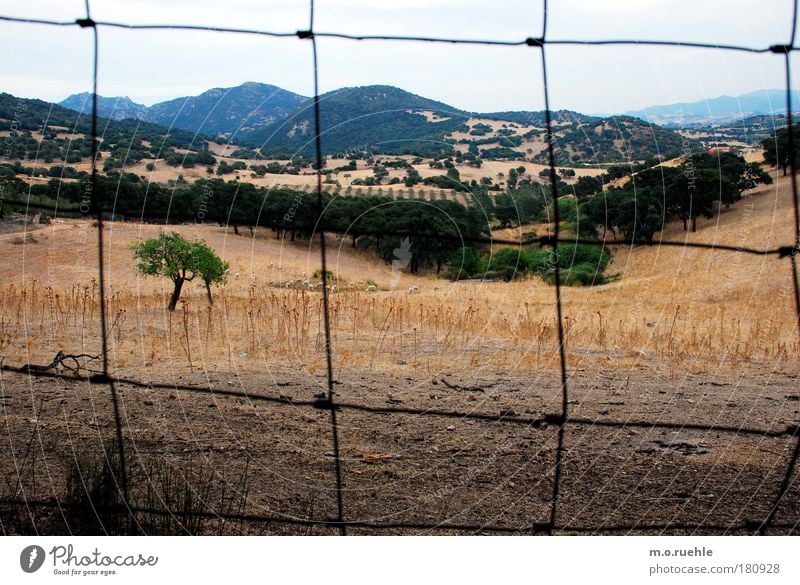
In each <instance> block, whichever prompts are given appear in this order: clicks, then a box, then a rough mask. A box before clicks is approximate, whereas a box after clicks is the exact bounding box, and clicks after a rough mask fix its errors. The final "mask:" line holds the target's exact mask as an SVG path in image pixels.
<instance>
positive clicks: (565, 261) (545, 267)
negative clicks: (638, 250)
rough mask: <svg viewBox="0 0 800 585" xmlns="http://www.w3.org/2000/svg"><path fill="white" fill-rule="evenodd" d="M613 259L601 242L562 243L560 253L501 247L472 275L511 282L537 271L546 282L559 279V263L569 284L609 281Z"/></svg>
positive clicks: (536, 248) (561, 271)
mask: <svg viewBox="0 0 800 585" xmlns="http://www.w3.org/2000/svg"><path fill="white" fill-rule="evenodd" d="M610 261H611V252H609V251H608V250H607V249H605V248H603V247H602V246H601V245H599V244H598V245H592V244H562V245H560V246H559V247H558V253H557V254H556V253H554V252H553V250H552V249H549V248H541V247H538V246H537V247H529V248H500V249H499V250H497V251H496V252H495V253H494V254H493V255H492V256H490V257H489V258H487V259H485V260H483V261H482V262H480V263H479V269H478V271H476V272H473V273H471V274H470V276H478V275H479V274H480V273H483V274H489V273H491V274H496V275H497V276H499V277H501V278H502V279H503V280H506V281H509V280H513V279H515V278H520V277H523V276H526V275H530V274H536V275H538V276H539V277H540V278H542V279H544V280H545V281H546V282H549V283H553V282H555V269H556V264H558V268H559V271H560V274H559V276H560V279H561V283H562V284H565V285H567V286H577V285H584V286H590V285H598V284H605V283H606V282H608V278H607V277H606V276H605V275H603V271H604V270H605V268H606V266H607V265H608V263H609V262H610Z"/></svg>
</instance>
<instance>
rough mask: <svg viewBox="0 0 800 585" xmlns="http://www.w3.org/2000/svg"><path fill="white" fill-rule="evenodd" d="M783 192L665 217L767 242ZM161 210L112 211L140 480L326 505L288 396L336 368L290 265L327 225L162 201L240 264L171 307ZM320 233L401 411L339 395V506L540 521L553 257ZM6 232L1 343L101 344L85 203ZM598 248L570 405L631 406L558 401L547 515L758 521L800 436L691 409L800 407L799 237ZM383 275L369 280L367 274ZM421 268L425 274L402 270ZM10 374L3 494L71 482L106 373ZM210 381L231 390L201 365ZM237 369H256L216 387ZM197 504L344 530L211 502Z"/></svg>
mask: <svg viewBox="0 0 800 585" xmlns="http://www.w3.org/2000/svg"><path fill="white" fill-rule="evenodd" d="M791 217H792V208H791V190H790V186H789V183H788V180H787V179H784V178H782V177H781V178H779V180H778V181H777V183H776V184H774V185H772V186H768V187H764V188H760V189H758V190H757V191H755V192H753V193H749V194H748V195H747V197H746V198H745V199H744V200H742V201H741V202H739V203H738V204H737V205H736V206H735V207H733V208H731V209H727V210H723V211H722V213H720V215H719V216H718V217H716V218H715V219H714V220H711V221H705V220H703V221H699V222H698V231H697V233H685V232H683V231H682V228H681V226H680V225H670V226H668V227H667V229H666V230H665V232H664V234H663V237H664V239H670V240H676V239H677V240H684V239H685V240H686V241H687V242H715V243H718V244H727V245H734V246H748V247H757V248H761V247H763V248H774V247H777V246H779V245H785V244H789V243H791V242H792V240H793V230H792V227H791ZM160 229H163V228H162V227H160V226H156V225H139V224H108V225H107V226H106V231H105V243H106V246H107V249H106V260H107V265H106V274H107V287H108V322H109V325H110V333H109V348H110V349H109V356H108V357H109V364H110V369H111V371H112V373H113V374H115V375H117V376H120V377H125V378H135V379H136V380H140V381H142V382H143V383H144V384H143V386H132V385H130V384H124V383H123V384H120V385H119V386H118V390H119V393H120V396H121V403H122V407H121V408H122V415H121V416H122V421H123V434H124V437H125V440H126V444H127V445H128V449H129V454H130V458H131V467H132V469H136V470H137V471H136V472H135V473H134V471H131V475H132V476H135V477H136V478H137V481H136V483H134V487H133V488H132V499H136V501H146V502H152V501H153V498H154V496H153V493H154V492H153V490H155V491H156V492H158V489H159V488H148V486H152V485H155V484H156V483H158V482H156V480H155V479H154V478H157V477H158V478H161V479H162V481H161V483H160V484H158V485H161V486H162V487H163V484H164V481H163V476H164V474H165V473H167V472H165V471H164V470H165V469H167V470H170V471H169V473H171V474H174V475H170V478H171V479H170V482H167V483H170V485H172V486H173V488H174V486H176V485H179V484H180V485H185V486H189V487H190V488H191V489H190V491H191V492H192V493H194V494H195V497H196V500H195V501H196V502H199V503H197V505H198V506H203V505H204V506H206V508H210V509H214V510H217V511H220V510H222V509H225V510H228V509H230V508H231V506H233V507H235V508H236V509H237V510H240V511H241V510H243V511H245V512H247V513H250V514H262V515H265V514H280V515H286V516H288V517H291V518H317V519H325V518H326V517H327V516H329V515H330V514H332V513H333V512H334V511H335V503H334V495H335V494H334V491H333V487H334V485H335V484H334V477H333V462H332V457H331V455H332V453H331V450H332V447H331V435H330V424H329V414H328V413H327V412H325V411H320V410H315V409H313V408H305V407H301V406H298V405H297V404H296V403H298V402H301V401H310V400H313V399H314V396H315V395H316V394H317V393H319V392H324V391H325V390H326V382H325V359H324V353H323V347H324V342H323V336H322V330H323V329H322V315H321V303H322V296H321V293H320V292H318V291H314V292H307V291H305V290H295V289H287V288H286V287H285V283H286V282H287V281H289V280H291V279H295V278H301V279H304V278H305V279H309V280H311V281H312V282H316V281H318V278H315V277H314V272H315V271H316V270H318V269H319V247H318V242H316V241H313V242H308V241H305V242H303V241H299V242H289V241H288V240H278V239H276V238H275V235H274V234H273V233H272V232H269V231H262V230H257V231H256V232H255V233H254V234H252V235H251V234H250V233H249V232H248V231H247V230H243V231H242V234H241V235H234V234H233V231H232V230H230V229H228V228H226V227H221V226H213V225H185V226H175V227H169V228H168V229H170V230H174V231H177V232H179V233H181V234H183V235H185V236H187V237H191V238H196V237H201V238H203V239H205V240H206V241H207V242H208V243H209V244H210V245H211V246H212V247H213V248H214V249H215V250H216V251H217V252H218V253H219V254H220V256H222V257H223V258H224V259H225V260H227V261H228V262H229V263H230V265H231V269H230V276H229V278H228V281H227V282H226V283H225V284H224V285H223V286H221V287H216V288H215V289H214V293H215V302H214V304H213V306H209V305H208V304H207V302H206V298H205V291H204V289H203V288H202V287H201V286H195V283H191V284H192V286H190V287H186V288H185V289H184V296H183V301H182V302H181V303H180V304H179V306H178V308H177V310H176V311H175V312H173V313H170V312H168V311H166V303H167V300H168V296H169V293H170V292H171V287H170V283H169V281H167V280H165V279H160V280H159V279H155V278H149V277H148V278H145V277H141V276H137V275H136V274H135V272H134V270H133V267H134V262H133V256H132V252H131V249H130V245H131V243H132V242H134V241H136V240H138V239H140V238H148V237H152V236H154V235H156V234H157V233H158V232H159V230H160ZM523 229H524V228H523ZM328 244H329V246H330V248H329V254H328V257H329V267H330V269H331V270H332V271H333V272H334V274H335V275H336V277H337V281H336V290H335V291H334V292H332V294H331V295H330V308H331V328H332V348H333V368H334V375H335V379H336V381H337V384H336V392H337V400H338V401H342V402H346V403H352V404H359V405H362V406H369V407H371V408H373V409H375V410H377V411H381V409H384V408H395V407H396V408H407V409H409V410H410V411H412V412H409V413H406V414H396V413H395V414H387V413H381V412H377V413H376V412H363V411H359V410H355V411H352V410H347V409H344V410H343V411H342V412H341V416H340V419H339V420H340V424H341V428H340V442H341V445H342V453H341V456H342V466H343V482H344V499H345V516H346V518H347V519H349V520H362V521H366V522H388V523H392V522H420V523H433V524H436V523H439V522H444V523H451V524H452V523H466V524H478V525H481V526H488V525H500V526H505V527H520V526H530V525H531V524H532V523H534V522H544V521H546V520H547V517H548V513H549V500H550V497H551V495H552V494H551V490H552V477H553V462H554V457H555V436H556V427H553V426H548V425H547V424H544V425H538V424H537V425H534V424H524V420H525V419H527V418H530V419H537V418H539V417H542V416H544V415H546V414H552V413H557V412H559V411H560V388H559V384H560V383H559V380H558V363H559V362H558V351H557V350H558V347H557V338H556V327H555V325H556V322H555V310H554V300H555V293H554V289H553V287H552V286H550V285H547V284H545V283H543V282H542V281H540V280H538V279H530V280H521V281H515V282H512V283H502V282H497V283H480V282H477V283H475V282H459V283H453V282H450V281H448V280H445V279H439V278H436V277H435V276H434V275H428V276H411V275H408V274H405V273H402V274H398V273H393V272H392V270H391V267H390V266H389V265H388V264H386V265H384V264H382V263H380V262H376V261H375V260H374V258H372V257H371V256H369V255H368V254H366V253H364V252H360V251H357V250H354V249H353V248H352V247H351V246H350V242H349V240H345V241H341V242H340V241H338V240H336V239H330V238H329V241H328ZM0 247H2V248H3V249H4V250H5V253H4V254H2V255H0V274H2V276H3V277H2V280H0V315H2V316H0V355H2V356H3V358H2V359H3V364H4V365H6V366H16V367H19V366H22V365H23V364H26V363H31V364H41V365H44V364H48V363H50V361H51V360H52V359H53V356H54V355H55V354H56V352H58V351H60V350H61V351H64V352H66V353H68V354H82V353H86V354H92V355H96V354H98V353H99V351H100V350H99V347H100V341H99V335H98V330H99V323H98V301H99V294H100V293H99V290H98V285H97V280H96V275H97V268H96V257H97V249H96V247H97V241H96V228H93V227H92V225H91V224H90V223H89V222H86V221H63V222H56V223H53V224H52V225H50V226H48V227H46V228H42V229H39V230H36V231H35V232H33V233H32V234H31V235H30V236H28V237H27V239H24V238H21V236H20V234H7V235H3V236H0ZM607 272H608V273H610V274H614V273H618V274H619V277H618V278H617V279H616V280H615V281H613V282H611V283H610V284H606V285H603V286H597V287H592V288H565V289H564V290H563V300H564V323H565V329H566V334H567V344H566V347H567V352H568V369H569V372H570V380H569V382H570V388H571V395H570V400H571V402H570V409H571V414H570V416H571V417H576V418H586V419H596V420H601V421H603V420H605V421H616V422H620V423H629V424H628V425H625V424H622V425H621V426H616V427H615V426H603V425H599V426H598V425H591V424H589V425H582V424H576V425H572V426H570V427H568V431H567V433H566V437H565V441H566V443H565V444H566V448H567V451H566V454H565V461H564V477H563V482H564V483H563V488H564V492H563V495H562V500H561V501H560V507H559V516H558V524H559V525H560V526H564V527H567V528H566V530H565V531H566V532H571V531H576V530H579V529H582V528H585V529H590V530H589V531H590V532H599V533H602V532H607V531H614V530H616V531H617V532H619V531H620V530H619V529H618V528H616V529H615V528H614V527H619V526H625V527H628V528H625V529H624V530H623V532H632V533H647V534H653V533H661V532H666V533H704V532H716V533H719V532H722V533H740V532H742V531H744V529H743V528H742V527H741V525H742V524H743V523H744V522H751V521H760V520H762V519H763V518H764V517H766V515H767V514H768V513H769V511H770V509H771V507H772V505H773V504H774V500H775V498H776V495H777V490H778V487H779V484H780V482H781V481H782V480H783V478H784V474H785V470H786V465H787V462H788V460H789V458H790V456H791V453H792V449H793V448H794V443H793V442H792V441H791V440H787V439H786V438H785V437H774V436H769V435H759V434H747V433H724V432H721V431H708V430H698V429H696V428H693V427H691V426H688V427H687V426H686V425H701V426H702V425H710V426H726V427H734V428H740V427H752V428H756V429H773V430H774V429H778V430H781V429H785V428H786V427H787V426H789V425H797V423H798V407H799V405H798V399H800V388H798V385H797V375H798V373H800V368H798V358H797V356H798V350H800V346H798V341H797V339H798V332H797V324H796V312H795V308H794V305H793V302H794V301H793V292H792V282H791V270H790V264H789V260H788V259H778V258H777V257H775V256H767V257H765V256H754V255H746V254H741V253H734V252H721V251H716V250H712V251H709V250H697V249H691V248H684V247H677V248H676V247H666V246H663V247H660V246H653V247H648V248H627V247H618V248H616V249H614V259H613V262H612V264H611V265H610V267H609V268H608V270H607ZM372 283H374V284H375V285H376V287H377V289H378V290H377V291H375V292H367V291H366V288H367V286H369V285H370V284H372ZM412 286H416V287H418V288H419V290H420V292H419V293H418V294H409V288H410V287H412ZM97 366H98V362H97V361H94V362H91V363H90V364H89V367H90V368H92V367H94V368H96V367H97ZM0 374H2V376H1V377H0V390H1V392H0V405H2V413H3V424H4V425H5V427H6V433H5V434H6V435H7V446H8V451H7V452H8V454H9V456H4V457H2V458H0V469H1V470H2V474H3V475H4V476H6V477H16V478H20V480H19V481H18V482H12V483H11V485H8V486H5V488H4V489H5V490H6V491H5V494H11V495H16V496H24V497H25V498H33V499H45V500H47V499H53V498H61V497H62V495H63V494H64V493H67V492H69V491H70V489H71V488H70V485H71V484H70V481H69V478H70V477H71V475H70V474H71V473H72V469H73V468H74V467H75V465H76V462H78V463H80V462H83V461H85V457H86V456H87V455H86V453H84V452H85V451H89V452H91V453H95V454H96V453H97V452H99V446H100V445H101V444H103V443H104V442H108V441H109V440H110V439H111V438H113V431H114V424H113V415H112V411H111V406H110V401H109V393H108V386H106V385H102V384H100V385H98V384H90V383H88V382H87V381H78V380H70V379H68V377H67V378H63V379H62V378H59V379H51V378H40V377H35V376H28V375H24V374H20V373H14V372H10V371H2V372H0ZM204 388H205V389H207V388H212V389H214V390H216V391H218V392H220V393H218V394H214V393H210V394H209V393H196V392H193V391H192V389H197V390H201V389H204ZM231 390H234V391H237V392H242V393H245V394H244V395H241V396H226V395H224V391H231ZM261 396H270V397H275V398H277V397H282V402H281V403H271V402H264V401H261V400H260V399H259V397H261ZM432 411H435V412H438V413H439V415H433V412H432ZM423 412H428V414H427V415H425V414H421V413H423ZM445 412H457V413H462V414H461V415H453V416H444V415H442V413H445ZM464 414H466V415H464ZM482 415H490V416H494V417H497V416H501V417H506V418H508V419H510V420H509V421H504V420H501V421H499V422H498V421H492V420H486V419H484V418H481V416H482ZM511 419H513V420H511ZM517 419H520V420H517ZM520 421H522V422H520ZM639 422H643V423H647V424H642V425H638V424H637V423H639ZM656 422H658V423H669V424H672V425H673V427H671V428H664V427H654V426H652V424H654V423H656ZM85 468H86V465H85V464H84V466H83V467H82V469H85ZM153 469H156V470H157V471H153ZM159 474H160V475H159ZM244 479H247V490H246V491H245V490H244V488H243V487H242V486H243V485H244V483H245V482H244ZM789 479H790V486H791V488H790V490H789V491H788V492H787V494H786V496H785V497H784V499H783V501H782V502H781V504H780V506H779V507H778V513H777V515H776V522H777V523H779V524H781V525H783V526H784V528H782V529H781V530H779V531H780V532H784V533H786V532H792V531H795V532H796V530H797V525H798V524H797V523H798V522H799V521H800V489H798V478H797V475H796V471H795V474H794V475H793V476H792V477H790V478H789ZM73 483H74V482H73ZM198 486H199V487H198ZM223 487H224V488H225V489H227V490H228V491H227V492H223ZM194 488H197V489H194ZM0 489H3V486H0ZM72 489H73V490H74V485H72ZM148 490H149V491H148ZM158 494H161V492H158ZM226 494H227V495H226ZM231 494H235V495H236V497H235V498H234V499H233V500H232V499H231V497H232V496H231ZM159 498H160V499H159ZM226 498H227V499H226ZM156 499H157V500H158V501H160V502H162V503H165V502H167V503H168V502H172V501H173V500H172V499H170V498H169V497H161V496H158V497H157V498H156ZM231 502H234V503H231ZM234 504H235V505H234ZM225 506H228V507H227V508H225ZM31 519H32V521H33V522H34V523H38V524H39V525H40V527H41V528H42V529H44V530H51V531H65V530H68V528H67V526H72V525H73V523H72V522H71V521H70V520H69V518H67V517H65V516H64V515H63V514H61V515H59V514H58V513H56V512H52V513H36V514H33V516H32V517H31V516H28V517H27V520H25V521H19V520H18V519H17V520H16V521H14V522H12V521H11V520H5V522H6V524H7V526H6V527H5V528H4V529H6V528H10V530H12V531H14V530H18V531H23V532H24V531H30V530H31ZM15 522H16V523H15ZM26 522H27V524H26ZM695 525H706V526H711V527H716V528H713V529H712V528H708V529H704V528H699V529H698V528H692V526H695ZM792 525H793V526H794V529H792V528H791V526H792ZM786 526H789V528H786ZM195 528H197V531H200V532H214V531H221V532H225V533H227V532H244V533H257V532H267V533H281V532H286V531H288V532H291V533H327V532H328V531H329V530H330V529H327V528H307V527H297V526H288V527H287V526H282V525H277V524H273V525H263V524H258V523H252V522H251V523H248V522H244V521H242V522H239V523H237V524H234V525H231V524H224V523H221V522H220V521H218V520H217V521H209V523H208V524H206V525H203V526H202V527H195ZM173 529H174V528H173ZM151 530H158V528H152V527H151ZM182 530H184V529H181V528H179V529H177V531H178V532H181V531H182ZM185 530H187V531H192V530H190V527H185ZM361 531H363V532H369V529H368V528H363V529H361ZM447 531H448V530H447V529H446V528H441V529H439V530H434V532H447ZM357 532H358V531H357ZM395 532H403V531H402V530H400V529H398V530H396V531H395ZM417 532H419V531H417Z"/></svg>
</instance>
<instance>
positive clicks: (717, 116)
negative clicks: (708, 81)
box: [626, 89, 800, 126]
mask: <svg viewBox="0 0 800 585" xmlns="http://www.w3.org/2000/svg"><path fill="white" fill-rule="evenodd" d="M792 103H794V104H798V106H800V91H793V92H792ZM781 113H786V91H785V90H783V89H766V90H760V91H754V92H751V93H746V94H742V95H738V96H728V95H723V96H719V97H716V98H712V99H707V100H698V101H695V102H681V103H676V104H665V105H659V106H650V107H647V108H644V109H641V110H634V111H630V112H626V114H627V115H629V116H635V117H637V118H642V119H644V120H648V121H650V122H653V123H654V124H661V125H669V126H695V125H708V124H712V123H722V122H729V121H731V120H735V119H741V118H746V117H748V116H754V115H760V114H765V115H773V114H781Z"/></svg>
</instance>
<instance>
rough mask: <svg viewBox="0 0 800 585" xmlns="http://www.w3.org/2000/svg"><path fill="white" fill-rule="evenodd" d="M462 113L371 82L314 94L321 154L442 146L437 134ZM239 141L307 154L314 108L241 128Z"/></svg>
mask: <svg viewBox="0 0 800 585" xmlns="http://www.w3.org/2000/svg"><path fill="white" fill-rule="evenodd" d="M466 116H467V113H466V112H463V111H461V110H458V109H456V108H454V107H452V106H448V105H447V104H443V103H441V102H437V101H434V100H429V99H427V98H423V97H420V96H417V95H414V94H412V93H409V92H407V91H404V90H402V89H399V88H396V87H391V86H383V85H373V86H367V87H350V88H344V89H339V90H335V91H332V92H329V93H326V94H323V95H322V96H320V120H321V124H322V128H323V129H324V132H323V135H322V147H323V149H324V151H325V152H326V153H344V152H353V153H362V152H364V151H376V152H385V153H411V152H413V153H432V152H440V151H443V150H447V148H448V147H447V145H446V144H444V143H443V139H442V137H443V135H444V134H445V133H447V132H450V131H453V130H455V129H456V128H458V127H460V126H462V125H463V123H464V120H465V118H466ZM239 139H240V141H241V142H243V143H245V144H249V145H252V146H257V147H261V149H262V152H264V153H281V154H293V153H301V154H311V153H312V152H313V150H314V109H313V108H312V107H311V105H310V104H309V105H307V106H304V107H301V108H300V109H298V110H296V111H295V112H294V113H292V114H291V115H290V116H289V117H288V118H286V119H285V120H282V121H280V122H276V123H274V124H271V125H269V126H267V127H265V128H263V129H260V130H255V131H245V132H241V133H240V135H239Z"/></svg>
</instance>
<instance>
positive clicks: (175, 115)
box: [147, 82, 309, 135]
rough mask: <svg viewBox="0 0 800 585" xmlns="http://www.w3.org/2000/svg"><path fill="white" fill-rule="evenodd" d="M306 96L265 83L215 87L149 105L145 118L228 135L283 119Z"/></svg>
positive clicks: (299, 104) (303, 100)
mask: <svg viewBox="0 0 800 585" xmlns="http://www.w3.org/2000/svg"><path fill="white" fill-rule="evenodd" d="M308 101H309V98H307V97H304V96H301V95H298V94H296V93H292V92H291V91H287V90H285V89H281V88H280V87H275V86H274V85H268V84H266V83H255V82H247V83H244V84H242V85H239V86H237V87H228V88H214V89H210V90H208V91H206V92H203V93H201V94H200V95H198V96H194V97H185V98H177V99H174V100H169V101H166V102H161V103H158V104H155V105H153V106H150V107H149V108H148V109H147V119H148V120H149V121H151V122H155V123H156V124H161V125H162V126H175V127H177V128H183V129H184V130H192V131H194V132H199V133H202V134H212V135H214V134H223V135H230V134H234V133H237V132H241V131H243V130H254V129H256V128H260V127H262V126H265V125H268V124H270V123H272V122H274V121H276V120H280V119H282V118H285V117H286V116H287V115H288V114H290V113H291V112H293V111H295V110H296V109H297V108H298V107H300V106H302V105H303V104H305V103H307V102H308Z"/></svg>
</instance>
